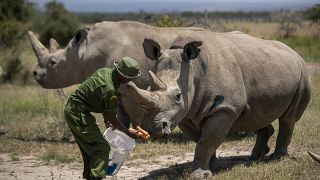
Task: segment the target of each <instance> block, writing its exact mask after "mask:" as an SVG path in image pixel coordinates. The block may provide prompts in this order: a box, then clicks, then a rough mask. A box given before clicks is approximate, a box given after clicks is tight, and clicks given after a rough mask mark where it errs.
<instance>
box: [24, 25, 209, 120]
mask: <svg viewBox="0 0 320 180" xmlns="http://www.w3.org/2000/svg"><path fill="white" fill-rule="evenodd" d="M188 30H204V29H201V28H192V27H190V28H157V27H152V26H149V25H145V24H142V23H138V22H131V21H119V22H108V21H105V22H101V23H96V24H95V25H94V26H93V27H91V28H83V29H79V30H78V31H77V32H76V33H75V36H74V37H73V38H72V39H71V40H70V42H69V44H68V45H67V47H65V48H64V49H61V48H60V47H59V45H58V43H57V42H56V41H55V40H54V39H50V48H49V49H47V48H45V47H44V46H43V45H42V44H41V42H40V41H39V40H38V39H37V38H36V37H35V35H34V34H33V33H32V32H31V31H29V32H28V35H29V39H30V42H31V45H32V47H33V50H34V52H35V54H36V56H37V58H38V63H39V64H38V65H37V67H36V68H35V70H34V72H33V74H34V78H35V80H36V81H37V82H38V83H39V84H40V85H41V86H42V87H43V88H46V89H55V88H64V87H68V86H71V85H74V84H78V83H81V82H82V81H84V80H85V79H86V78H88V77H89V76H90V75H91V74H92V73H93V72H95V71H96V70H97V69H99V68H102V67H113V62H114V61H115V60H118V59H119V58H121V57H123V56H130V57H132V58H134V59H136V60H137V61H138V63H139V64H140V67H141V71H142V75H141V77H139V78H138V79H136V80H135V83H136V84H137V85H138V86H139V87H140V88H144V89H146V88H147V86H148V84H149V82H148V81H149V78H148V71H149V70H153V62H152V61H150V60H149V59H148V58H147V57H146V56H145V54H144V51H143V49H142V48H141V45H142V43H143V40H144V38H145V37H153V38H155V39H156V40H157V41H158V42H159V43H160V44H161V45H162V46H163V47H166V48H168V47H169V46H170V44H171V43H172V41H173V40H174V38H175V37H176V36H177V35H178V34H179V33H181V32H183V31H188ZM123 104H124V105H125V106H127V107H126V109H129V112H128V113H129V115H130V117H131V118H132V119H135V120H140V119H141V117H142V114H141V112H139V110H136V109H135V108H134V107H132V106H131V104H130V101H129V102H123ZM124 118H126V117H124Z"/></svg>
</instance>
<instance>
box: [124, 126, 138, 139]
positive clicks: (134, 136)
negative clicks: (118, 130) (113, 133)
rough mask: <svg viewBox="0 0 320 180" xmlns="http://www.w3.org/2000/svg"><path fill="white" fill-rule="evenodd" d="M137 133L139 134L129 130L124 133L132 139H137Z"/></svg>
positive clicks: (136, 131)
mask: <svg viewBox="0 0 320 180" xmlns="http://www.w3.org/2000/svg"><path fill="white" fill-rule="evenodd" d="M138 132H139V131H138V130H136V129H132V128H130V129H129V130H128V132H126V134H127V135H128V136H130V137H131V138H133V139H138V138H139V135H138Z"/></svg>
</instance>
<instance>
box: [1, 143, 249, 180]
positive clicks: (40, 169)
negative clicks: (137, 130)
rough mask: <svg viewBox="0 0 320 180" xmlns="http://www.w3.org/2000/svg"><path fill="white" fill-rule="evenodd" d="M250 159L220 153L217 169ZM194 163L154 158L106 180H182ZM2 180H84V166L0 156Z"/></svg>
mask: <svg viewBox="0 0 320 180" xmlns="http://www.w3.org/2000/svg"><path fill="white" fill-rule="evenodd" d="M249 155H250V151H249V150H248V151H243V150H237V149H233V150H228V151H225V150H224V151H217V157H218V158H219V163H218V164H219V166H220V167H218V168H223V167H227V166H228V165H231V164H230V163H232V164H233V163H236V161H237V160H238V161H241V158H240V159H239V158H238V159H237V158H236V157H244V159H242V160H245V159H247V158H248V156H249ZM224 157H233V159H230V158H225V159H224ZM192 159H193V153H186V154H183V155H181V156H172V155H165V156H160V157H155V158H154V159H152V160H147V161H146V160H143V159H135V160H131V161H126V162H125V163H124V165H123V166H122V167H121V169H120V171H119V172H118V173H117V174H116V175H115V176H113V177H107V179H126V180H127V179H157V177H159V176H163V175H164V174H165V175H166V176H171V177H172V176H175V177H181V175H182V174H181V173H182V172H181V170H182V171H183V169H185V167H186V166H187V165H188V164H190V162H191V161H192ZM155 162H156V163H155ZM169 164H173V165H171V166H170V165H169ZM137 165H138V166H137ZM0 179H1V180H14V179H23V180H29V179H30V180H37V179H41V180H47V179H50V180H53V179H68V180H75V179H82V163H70V164H59V165H54V164H50V163H46V162H43V161H40V160H38V159H37V158H36V157H35V156H24V157H19V160H16V161H13V160H12V158H10V156H9V154H0Z"/></svg>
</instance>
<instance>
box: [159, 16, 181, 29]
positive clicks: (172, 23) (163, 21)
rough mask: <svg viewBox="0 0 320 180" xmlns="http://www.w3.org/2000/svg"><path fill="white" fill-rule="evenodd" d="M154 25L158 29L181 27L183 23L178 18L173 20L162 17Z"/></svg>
mask: <svg viewBox="0 0 320 180" xmlns="http://www.w3.org/2000/svg"><path fill="white" fill-rule="evenodd" d="M156 25H157V26H158V27H181V26H183V23H182V21H181V20H180V19H178V18H176V19H175V18H173V17H171V16H169V15H164V16H162V17H160V19H159V20H158V22H157V24H156Z"/></svg>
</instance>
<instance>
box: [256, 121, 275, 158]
mask: <svg viewBox="0 0 320 180" xmlns="http://www.w3.org/2000/svg"><path fill="white" fill-rule="evenodd" d="M273 133H274V128H273V127H272V125H271V124H269V125H268V126H266V127H264V128H262V129H259V130H257V131H256V134H257V139H256V144H255V145H254V148H253V150H252V153H251V159H253V160H258V159H260V158H262V157H264V156H265V155H266V154H268V152H269V151H270V148H269V147H268V141H269V139H270V137H271V136H272V135H273Z"/></svg>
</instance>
